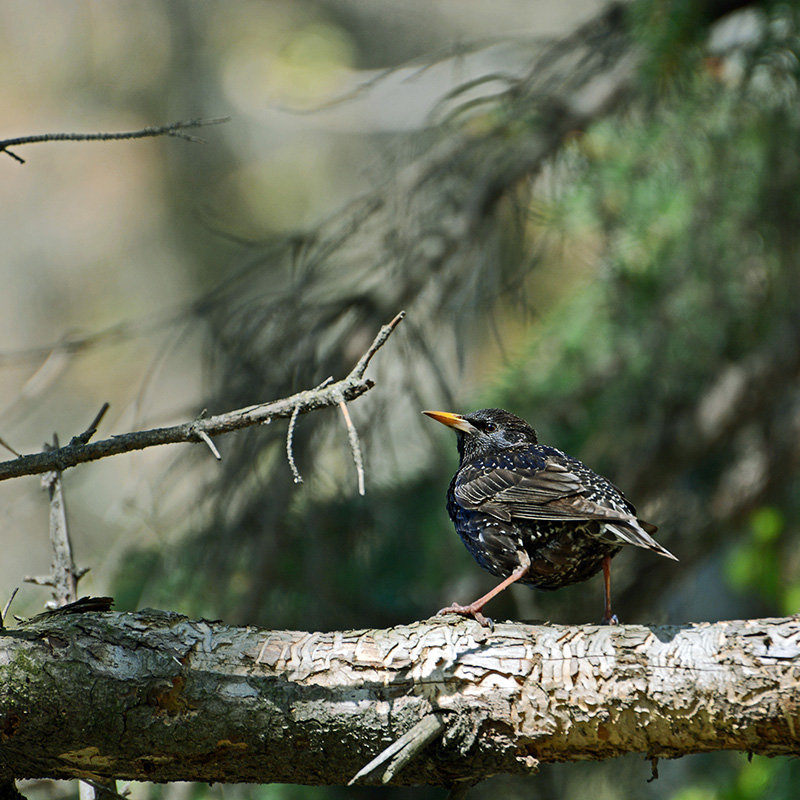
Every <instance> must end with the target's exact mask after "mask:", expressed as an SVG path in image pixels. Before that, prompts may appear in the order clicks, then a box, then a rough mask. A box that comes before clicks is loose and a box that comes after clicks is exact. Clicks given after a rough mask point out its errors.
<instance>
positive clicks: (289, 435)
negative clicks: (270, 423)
mask: <svg viewBox="0 0 800 800" xmlns="http://www.w3.org/2000/svg"><path fill="white" fill-rule="evenodd" d="M299 411H300V406H295V408H294V411H292V416H291V418H290V419H289V430H287V431H286V458H287V460H288V461H289V468H290V469H291V470H292V477H293V478H294V482H295V483H302V482H303V476H302V475H301V474H300V470H298V469H297V464H295V461H294V452H293V449H292V440H293V439H294V426H295V425H296V424H297V414H298V412H299Z"/></svg>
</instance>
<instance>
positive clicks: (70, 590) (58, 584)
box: [42, 412, 105, 606]
mask: <svg viewBox="0 0 800 800" xmlns="http://www.w3.org/2000/svg"><path fill="white" fill-rule="evenodd" d="M104 413H105V412H104ZM53 449H54V450H57V449H58V435H57V434H53ZM42 488H44V489H47V491H48V494H49V495H50V546H51V547H52V549H53V570H52V579H53V583H52V586H53V603H54V605H55V606H63V605H64V604H66V603H72V602H74V601H75V600H77V599H78V577H77V575H76V570H75V563H74V562H73V560H72V544H71V543H70V540H69V528H68V526H67V508H66V504H65V502H64V489H63V486H62V483H61V471H60V470H58V469H55V470H53V471H52V472H48V473H46V474H45V475H44V476H43V478H42Z"/></svg>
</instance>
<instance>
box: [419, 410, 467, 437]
mask: <svg viewBox="0 0 800 800" xmlns="http://www.w3.org/2000/svg"><path fill="white" fill-rule="evenodd" d="M422 413H423V414H425V415H426V416H428V417H430V418H431V419H435V420H436V421H437V422H441V423H442V425H447V427H448V428H455V429H456V430H457V431H462V432H463V433H476V432H477V428H476V427H475V426H474V425H473V424H472V423H471V422H469V421H468V420H466V419H464V417H462V416H461V414H451V413H450V412H449V411H423V412H422Z"/></svg>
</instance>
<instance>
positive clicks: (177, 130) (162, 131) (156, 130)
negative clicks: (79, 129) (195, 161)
mask: <svg viewBox="0 0 800 800" xmlns="http://www.w3.org/2000/svg"><path fill="white" fill-rule="evenodd" d="M229 119H230V117H217V118H214V119H189V120H183V121H181V122H171V123H170V124H169V125H151V126H148V127H147V128H141V129H139V130H137V131H119V132H117V133H102V132H101V133H40V134H36V135H33V136H17V137H16V138H14V139H0V153H5V154H6V155H9V156H11V158H13V159H14V160H15V161H18V162H19V163H20V164H24V163H25V159H24V158H21V157H20V156H18V155H17V154H16V153H12V152H11V150H9V148H10V147H19V146H21V145H23V144H38V143H40V142H108V141H115V140H117V139H146V138H149V137H153V136H177V137H179V138H181V139H186V141H188V142H200V141H202V139H199V138H198V137H196V136H191V135H190V134H188V133H186V131H187V130H189V129H191V128H201V127H203V126H205V125H220V124H221V123H223V122H228V120H229Z"/></svg>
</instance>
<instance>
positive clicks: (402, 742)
mask: <svg viewBox="0 0 800 800" xmlns="http://www.w3.org/2000/svg"><path fill="white" fill-rule="evenodd" d="M444 728H445V724H444V722H443V721H442V715H441V714H438V713H431V714H427V715H425V716H424V717H423V718H422V719H421V720H420V721H419V722H418V723H417V724H416V725H415V726H414V727H413V728H412V729H411V730H410V731H408V733H404V734H403V735H402V736H401V737H400V738H399V739H398V740H397V741H396V742H392V744H390V745H389V746H388V747H387V748H386V749H385V750H384V751H383V752H382V753H380V754H379V755H377V756H376V757H375V758H373V759H372V761H370V762H369V764H367V765H366V766H365V767H362V768H361V769H360V770H359V771H358V772H357V773H356V774H355V775H354V776H353V778H352V779H351V780H350V781H349V783H348V784H347V785H348V786H352V785H353V784H354V783H355V782H356V781H358V780H359V779H361V778H364V777H366V776H367V775H369V774H370V773H371V772H374V771H375V770H376V769H377V768H378V767H379V766H380V765H381V764H383V763H384V762H385V761H388V760H389V759H390V758H392V757H393V756H394V758H392V761H391V763H390V764H389V766H388V767H387V768H386V770H385V771H384V773H383V775H382V776H381V782H382V783H388V782H389V781H390V780H391V779H392V778H393V777H394V776H395V775H396V774H397V773H398V772H399V771H400V770H401V769H402V768H403V767H404V766H405V765H406V764H407V763H408V762H409V761H411V759H412V758H414V756H415V755H416V754H417V753H418V752H419V751H420V750H422V748H423V747H425V746H426V745H427V744H429V743H430V742H431V741H433V739H435V738H436V737H437V736H439V734H441V732H442V731H443V730H444Z"/></svg>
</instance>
